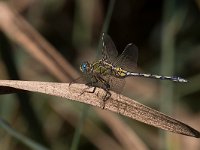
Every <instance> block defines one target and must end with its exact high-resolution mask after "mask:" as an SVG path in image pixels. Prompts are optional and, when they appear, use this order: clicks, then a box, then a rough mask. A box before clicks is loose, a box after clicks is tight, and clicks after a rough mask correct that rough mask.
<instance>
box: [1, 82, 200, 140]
mask: <svg viewBox="0 0 200 150" xmlns="http://www.w3.org/2000/svg"><path fill="white" fill-rule="evenodd" d="M4 87H6V88H7V90H9V87H11V89H10V90H12V89H21V90H23V91H24V90H26V91H32V92H39V93H45V94H49V95H54V96H59V97H63V98H67V99H71V100H75V101H79V102H83V103H87V104H90V105H93V106H97V107H100V108H102V102H103V101H102V97H103V96H104V94H105V91H104V90H103V89H100V88H97V89H96V91H95V93H91V92H84V93H83V94H82V95H80V93H82V92H83V91H84V90H86V89H87V90H93V89H88V87H87V86H86V85H85V84H75V83H74V84H72V85H70V86H69V84H68V83H53V82H39V81H14V80H0V93H1V90H2V89H3V91H4V92H5V89H4ZM10 92H12V91H10ZM110 92H111V97H110V99H109V100H108V101H106V104H105V109H107V110H110V111H113V112H116V113H119V114H121V115H124V116H127V117H130V118H132V119H136V120H138V121H141V122H143V123H146V124H149V125H152V126H155V127H158V128H161V129H164V130H167V131H171V132H174V133H178V134H183V135H187V136H192V137H196V138H200V133H199V132H198V131H197V130H195V129H193V128H192V127H190V126H188V125H186V124H184V123H182V122H180V121H178V120H175V119H173V118H171V117H169V116H167V115H165V114H163V113H161V112H159V111H157V110H154V109H152V108H150V107H147V106H145V105H143V104H140V103H139V102H137V101H135V100H133V99H130V98H128V97H125V96H123V95H119V94H117V93H115V92H113V91H110Z"/></svg>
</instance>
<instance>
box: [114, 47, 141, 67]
mask: <svg viewBox="0 0 200 150" xmlns="http://www.w3.org/2000/svg"><path fill="white" fill-rule="evenodd" d="M137 61H138V48H137V47H136V46H135V45H134V44H132V43H130V44H128V45H127V46H126V47H125V49H124V51H123V52H122V54H121V55H120V56H119V57H118V58H117V60H116V61H115V62H114V63H113V65H114V66H116V67H121V68H123V69H124V70H127V71H134V69H135V68H136V67H137Z"/></svg>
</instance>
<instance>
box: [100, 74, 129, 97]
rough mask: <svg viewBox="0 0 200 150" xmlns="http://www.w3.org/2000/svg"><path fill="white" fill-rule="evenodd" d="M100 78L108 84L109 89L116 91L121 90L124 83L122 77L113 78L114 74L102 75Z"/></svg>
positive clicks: (119, 91)
mask: <svg viewBox="0 0 200 150" xmlns="http://www.w3.org/2000/svg"><path fill="white" fill-rule="evenodd" d="M102 78H103V79H104V80H105V81H106V82H107V83H108V84H109V85H110V89H111V90H113V91H115V92H117V93H121V92H122V90H123V88H124V85H125V80H124V79H120V78H115V77H114V76H103V77H102Z"/></svg>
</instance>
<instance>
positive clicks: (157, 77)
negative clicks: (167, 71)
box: [127, 72, 188, 82]
mask: <svg viewBox="0 0 200 150" xmlns="http://www.w3.org/2000/svg"><path fill="white" fill-rule="evenodd" d="M127 76H136V77H145V78H153V79H160V80H171V81H174V82H188V81H187V80H186V79H183V78H181V77H176V76H160V75H154V74H145V73H137V72H136V73H134V72H127Z"/></svg>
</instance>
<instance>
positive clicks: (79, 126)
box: [70, 105, 89, 150]
mask: <svg viewBox="0 0 200 150" xmlns="http://www.w3.org/2000/svg"><path fill="white" fill-rule="evenodd" d="M82 108H83V109H82V111H81V116H80V119H79V122H78V124H77V127H76V132H75V134H74V137H73V141H72V146H71V148H70V149H71V150H76V149H78V145H79V141H80V135H81V131H82V128H83V125H84V123H85V119H86V118H87V116H88V115H87V114H88V110H89V107H88V106H85V105H83V107H82Z"/></svg>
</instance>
